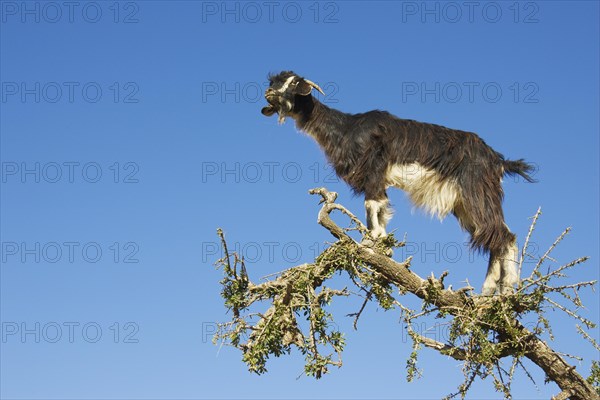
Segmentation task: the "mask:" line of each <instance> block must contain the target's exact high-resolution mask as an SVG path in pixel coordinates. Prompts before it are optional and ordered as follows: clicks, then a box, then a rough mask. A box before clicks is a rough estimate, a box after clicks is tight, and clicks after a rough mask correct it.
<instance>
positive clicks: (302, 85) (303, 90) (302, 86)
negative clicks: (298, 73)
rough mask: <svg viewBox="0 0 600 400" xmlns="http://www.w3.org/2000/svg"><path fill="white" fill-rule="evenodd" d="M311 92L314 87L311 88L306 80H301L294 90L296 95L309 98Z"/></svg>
mask: <svg viewBox="0 0 600 400" xmlns="http://www.w3.org/2000/svg"><path fill="white" fill-rule="evenodd" d="M311 91H312V86H310V85H309V84H308V82H306V81H305V80H304V79H300V80H299V81H298V84H297V85H296V87H295V88H294V93H295V94H299V95H300V96H308V95H309V94H310V92H311Z"/></svg>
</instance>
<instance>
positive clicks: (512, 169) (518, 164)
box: [503, 158, 537, 182]
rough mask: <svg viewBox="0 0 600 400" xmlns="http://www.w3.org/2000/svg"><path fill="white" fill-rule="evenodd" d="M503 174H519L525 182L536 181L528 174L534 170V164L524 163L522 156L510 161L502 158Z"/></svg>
mask: <svg viewBox="0 0 600 400" xmlns="http://www.w3.org/2000/svg"><path fill="white" fill-rule="evenodd" d="M503 165H504V174H506V175H511V176H514V175H516V174H519V175H521V176H522V177H523V178H524V179H525V180H526V181H527V182H537V181H536V180H535V179H533V178H532V177H531V175H529V174H530V173H532V172H535V166H534V165H533V164H529V163H526V162H525V160H523V159H522V158H521V159H520V160H516V161H511V160H504V164H503Z"/></svg>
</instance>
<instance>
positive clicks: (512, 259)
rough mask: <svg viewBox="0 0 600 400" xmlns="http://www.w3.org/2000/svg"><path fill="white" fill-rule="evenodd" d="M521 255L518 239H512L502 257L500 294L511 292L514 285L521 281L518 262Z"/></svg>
mask: <svg viewBox="0 0 600 400" xmlns="http://www.w3.org/2000/svg"><path fill="white" fill-rule="evenodd" d="M518 257H519V248H518V247H517V242H516V240H513V241H511V242H510V243H509V244H508V246H507V248H506V251H505V252H504V254H503V256H502V257H501V258H500V264H501V268H500V271H501V273H500V287H499V288H498V289H499V291H500V294H511V293H513V291H514V285H516V284H518V283H519V271H518V270H517V263H518Z"/></svg>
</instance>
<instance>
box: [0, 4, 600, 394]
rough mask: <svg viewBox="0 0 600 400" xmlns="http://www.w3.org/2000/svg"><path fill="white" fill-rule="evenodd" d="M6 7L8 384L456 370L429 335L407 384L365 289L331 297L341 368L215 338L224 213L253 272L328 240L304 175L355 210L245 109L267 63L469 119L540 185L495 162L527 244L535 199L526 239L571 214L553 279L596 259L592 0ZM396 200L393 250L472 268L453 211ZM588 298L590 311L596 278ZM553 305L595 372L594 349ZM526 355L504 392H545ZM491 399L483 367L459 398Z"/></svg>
mask: <svg viewBox="0 0 600 400" xmlns="http://www.w3.org/2000/svg"><path fill="white" fill-rule="evenodd" d="M0 4H1V12H2V14H1V15H0V17H1V21H0V23H1V25H0V33H1V38H0V45H1V50H0V56H1V57H0V74H1V76H0V81H1V82H2V92H1V96H2V98H1V104H0V105H1V107H2V111H1V115H0V117H1V118H0V128H1V139H0V145H1V150H0V156H1V160H2V169H1V171H2V181H1V193H0V200H1V221H2V223H1V229H0V233H1V235H2V238H1V242H2V255H1V256H2V260H1V261H2V265H1V269H0V273H1V295H0V299H1V306H0V311H1V321H2V335H3V336H2V341H1V343H0V346H1V350H2V359H1V363H0V366H1V372H0V379H1V385H0V396H1V397H2V398H13V399H24V398H28V399H32V398H36V399H38V398H39V399H47V398H61V399H70V398H96V399H98V398H153V399H163V398H198V399H202V398H224V399H225V398H227V399H234V398H235V399H237V398H325V397H328V398H329V397H333V398H413V399H414V398H422V399H429V398H440V397H442V396H444V395H446V394H448V393H450V392H452V391H453V390H454V389H455V388H456V386H457V385H458V384H459V383H460V382H461V376H462V375H461V372H460V366H459V365H458V363H457V362H455V361H453V360H450V359H446V358H445V357H443V356H439V355H438V354H437V353H434V352H432V351H428V350H424V351H423V353H422V357H421V360H420V366H421V367H422V368H423V369H424V377H423V378H421V379H420V380H417V381H416V382H414V383H410V384H409V383H406V381H405V379H404V377H405V365H404V360H405V359H406V357H407V356H408V355H409V353H410V351H411V349H410V343H409V341H408V340H407V339H406V337H405V336H406V335H405V334H404V333H403V332H404V329H403V327H402V325H401V324H400V323H399V315H398V312H397V311H388V312H383V311H382V310H378V309H377V308H376V307H375V306H374V305H370V306H368V308H367V311H366V312H365V314H364V315H363V317H362V319H361V321H360V323H359V330H358V331H356V332H355V331H353V330H352V328H351V325H352V320H351V318H347V317H345V315H346V314H348V313H351V312H354V311H356V309H357V307H358V305H357V302H356V301H341V302H340V303H339V304H338V305H336V306H335V307H334V308H333V311H334V312H335V315H336V316H337V321H336V322H337V323H338V324H339V326H340V328H341V329H342V330H344V331H346V332H347V342H348V345H347V349H346V351H345V353H344V367H343V368H342V369H340V370H334V371H332V373H331V374H329V375H328V376H326V377H325V378H323V379H322V380H320V381H318V382H315V381H313V380H312V379H311V378H307V377H302V378H299V379H296V378H297V377H298V376H299V375H301V373H302V361H303V359H302V357H301V356H300V355H299V354H297V353H294V354H292V356H288V357H284V358H281V359H273V360H271V361H270V362H269V364H268V365H267V367H268V368H269V373H268V374H266V375H264V376H260V377H259V376H255V375H251V374H250V373H248V372H247V371H246V368H245V365H244V364H243V363H242V362H241V360H240V353H239V352H238V351H237V350H235V349H232V348H228V347H223V348H221V349H219V348H218V347H216V346H213V345H212V344H211V343H210V336H211V332H212V331H213V329H214V323H215V322H217V321H226V320H227V319H228V318H229V315H228V314H226V312H225V311H226V310H225V308H224V307H223V305H222V302H221V298H220V296H219V285H218V281H219V280H220V279H221V272H220V271H216V270H215V269H214V266H213V263H214V261H216V259H217V258H219V257H220V252H219V250H218V242H217V236H216V229H217V228H218V227H221V228H223V229H224V231H225V233H226V235H227V238H228V240H229V241H230V246H231V247H233V248H237V249H238V250H240V251H241V252H242V253H244V255H245V256H246V258H247V260H248V261H249V262H248V267H249V270H250V273H251V275H252V276H253V277H254V278H255V279H258V278H259V277H261V276H263V275H266V274H268V273H271V272H276V271H280V270H282V269H284V268H287V267H290V266H293V265H296V264H300V263H303V262H306V261H310V260H311V258H312V257H313V256H314V254H315V251H317V250H318V249H322V248H323V246H324V243H325V242H326V241H330V240H331V237H330V236H329V235H328V233H327V232H326V231H324V229H322V228H321V227H320V226H318V225H317V224H316V215H317V211H318V207H317V199H315V198H312V197H311V196H309V195H308V194H307V191H308V189H310V188H312V187H316V186H327V187H328V188H329V189H331V190H335V191H338V192H339V194H340V197H339V200H340V201H341V202H342V203H343V204H345V205H347V206H348V207H349V208H350V209H351V210H352V211H353V212H355V213H356V214H357V215H360V216H362V215H363V213H364V211H363V206H362V199H361V198H358V197H353V196H352V195H351V192H350V190H349V189H348V187H347V186H346V185H345V184H344V183H343V182H339V181H338V180H337V179H336V178H335V176H334V175H332V172H331V169H330V168H328V166H327V164H326V161H325V159H324V156H323V154H322V153H321V151H320V150H319V148H318V147H317V145H316V144H315V143H314V142H313V141H312V140H311V139H310V138H308V137H307V136H306V135H304V134H301V133H299V132H297V131H296V129H295V127H294V126H293V124H292V123H291V122H290V121H288V122H287V123H286V124H285V125H284V126H278V125H277V122H276V118H265V117H263V116H262V115H261V114H260V109H261V107H262V106H263V105H264V100H263V98H262V91H263V90H264V89H265V87H266V83H267V81H266V75H267V73H268V72H278V71H280V70H284V69H292V70H294V71H296V72H297V73H299V74H301V75H303V76H306V77H307V78H309V79H311V80H313V81H315V82H318V83H319V84H321V86H322V87H323V88H324V89H325V92H326V96H324V97H323V96H320V97H321V100H322V101H324V102H325V103H326V104H328V105H329V106H332V107H336V108H339V109H341V110H344V111H347V112H361V111H366V110H370V109H374V108H380V109H386V110H389V111H390V112H392V113H394V114H396V115H398V116H399V117H403V118H410V119H416V120H421V121H427V122H432V123H437V124H442V125H446V126H448V127H452V128H456V129H462V130H468V131H473V132H477V133H478V134H479V135H480V136H481V137H483V138H484V140H485V141H486V142H487V143H488V144H490V145H491V146H492V147H494V148H495V149H496V150H498V151H500V152H501V153H503V154H504V155H505V156H506V157H507V158H512V159H517V158H525V159H527V160H528V161H530V162H532V163H535V165H536V166H537V167H538V171H537V172H536V175H535V177H536V179H538V180H539V182H538V183H536V184H528V183H526V182H523V180H519V179H516V180H515V179H506V182H505V185H504V188H505V191H506V199H505V203H504V204H505V206H504V209H505V214H506V219H507V223H508V225H509V226H510V227H511V228H512V230H513V231H514V232H515V233H516V234H517V235H518V237H519V241H520V242H521V243H522V240H523V238H524V237H525V235H526V233H527V229H528V226H529V223H530V220H529V219H528V218H529V217H530V216H532V215H533V214H534V213H535V212H536V210H537V208H538V207H540V206H541V207H542V210H543V215H542V217H541V220H540V222H539V224H538V229H537V230H536V232H535V234H534V237H533V239H532V241H533V244H532V246H534V247H533V248H534V250H535V253H536V254H538V255H540V254H542V253H543V252H544V251H545V249H546V248H547V247H548V246H549V245H550V244H551V243H552V242H553V241H554V239H555V237H556V236H558V235H559V234H560V232H561V231H562V230H563V229H564V228H565V227H567V226H571V227H573V233H572V234H571V235H570V236H569V237H568V239H566V240H565V242H564V243H563V244H562V245H561V246H560V247H559V248H558V249H557V251H556V253H555V257H556V259H557V261H558V262H568V261H570V260H571V259H574V258H577V257H580V256H583V255H589V256H591V260H590V261H589V262H588V263H586V264H584V265H583V266H582V267H581V268H578V269H577V270H575V271H574V272H573V273H572V275H571V276H570V277H569V278H568V279H569V281H579V280H592V279H598V259H599V253H598V242H599V232H598V226H599V224H598V222H599V214H598V202H599V193H598V192H599V185H598V182H599V179H598V172H599V163H598V149H599V143H598V137H599V124H598V109H599V82H598V70H599V61H598V57H599V43H598V37H599V26H598V21H599V18H598V14H599V9H598V3H597V2H591V1H590V2H558V1H557V2H542V1H539V2H521V3H515V2H477V3H476V4H474V5H472V4H471V3H469V2H449V3H445V2H428V3H422V2H369V3H366V2H360V1H350V2H320V3H317V2H274V3H268V2H267V3H265V2H229V3H223V2H220V1H219V2H212V1H205V2H202V1H171V2H163V1H137V2H118V3H115V2H102V1H99V2H77V3H72V4H70V5H68V4H67V5H65V4H64V3H63V2H20V1H19V2H13V1H2V2H0ZM390 197H391V200H392V203H393V205H394V208H395V210H396V214H395V217H394V219H393V220H392V222H391V224H390V229H393V230H396V232H397V234H398V235H399V236H402V235H403V234H404V233H405V232H406V233H407V240H408V245H407V248H406V250H402V251H400V250H399V251H397V253H396V257H397V258H401V257H402V256H405V255H413V256H414V263H413V269H414V270H415V271H416V272H419V273H421V274H422V275H428V274H429V273H430V272H432V271H433V272H434V273H435V274H439V273H441V272H442V271H444V270H446V269H448V270H450V276H449V277H448V278H447V281H448V282H450V283H452V284H453V285H454V286H455V287H456V286H457V285H458V286H460V285H462V284H464V283H463V282H464V281H465V279H468V280H469V282H471V284H472V285H474V286H475V287H477V288H479V287H480V286H481V283H482V281H483V277H484V273H485V266H486V261H485V259H483V258H482V257H480V256H478V255H472V254H470V253H469V252H468V251H467V249H466V247H465V245H464V243H465V242H466V241H467V236H466V235H465V233H463V232H461V231H460V229H459V227H458V224H457V223H456V221H455V220H454V219H453V218H448V219H447V220H445V221H444V222H443V223H440V222H439V221H437V220H435V219H434V220H432V219H430V218H429V217H427V216H425V215H423V214H422V213H420V212H419V211H415V212H412V211H411V206H410V204H409V203H408V201H407V200H406V198H405V196H404V195H403V194H402V193H401V192H399V191H392V192H390ZM532 266H533V264H531V263H526V264H525V267H524V272H525V273H527V272H528V271H530V270H531V268H532ZM339 284H340V286H344V285H345V284H347V283H345V282H339ZM583 300H584V302H585V304H586V305H587V306H588V308H587V309H585V310H580V312H581V314H582V315H584V316H587V317H589V318H592V319H595V320H596V321H597V320H598V295H597V294H594V293H591V292H586V293H585V294H584V296H583ZM406 302H407V304H409V305H415V304H416V303H415V301H414V300H412V299H409V298H407V299H406ZM551 318H552V320H553V321H555V325H554V333H555V336H556V340H555V343H554V346H555V347H556V348H557V349H558V350H560V351H564V352H566V353H573V354H577V355H581V356H583V357H584V358H585V360H584V362H582V363H581V364H580V366H578V370H580V371H581V373H582V374H584V375H586V376H587V374H588V371H589V363H590V360H591V359H593V358H596V359H598V355H597V354H596V353H595V351H594V350H593V349H592V348H591V347H589V346H586V345H583V344H582V341H581V340H580V339H579V338H578V337H577V336H576V335H577V334H576V333H575V330H574V325H575V324H574V322H573V321H572V320H569V319H566V318H563V317H562V316H560V315H559V314H556V313H554V314H551ZM434 331H435V329H434ZM435 332H436V333H434V334H435V335H437V336H436V338H443V335H444V332H443V330H440V331H435ZM592 335H593V336H595V337H596V338H598V330H597V329H596V330H595V331H594V332H592ZM529 367H530V368H529V370H530V372H531V373H532V374H533V376H534V377H535V378H536V379H537V381H538V386H539V389H536V388H535V387H533V385H532V384H531V383H530V382H529V381H528V379H527V378H526V377H525V375H524V374H521V375H520V376H519V377H518V379H517V381H516V382H515V384H514V393H513V395H514V398H516V399H525V398H528V399H537V398H540V399H541V398H548V397H550V395H552V394H556V393H557V388H556V387H555V386H554V385H544V384H543V375H542V374H540V371H539V370H538V369H537V368H536V367H535V366H531V365H529ZM359 382H360V383H362V384H360V383H359ZM366 382H369V384H368V385H367V384H365V383H366ZM497 397H498V395H497V394H496V393H495V392H494V391H493V388H492V384H491V382H484V383H477V384H475V385H474V388H473V392H472V394H471V398H497Z"/></svg>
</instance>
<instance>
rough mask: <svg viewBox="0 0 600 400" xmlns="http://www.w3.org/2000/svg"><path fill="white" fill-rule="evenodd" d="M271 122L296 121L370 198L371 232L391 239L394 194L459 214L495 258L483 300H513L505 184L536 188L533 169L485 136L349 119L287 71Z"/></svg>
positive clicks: (268, 110)
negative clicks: (513, 180)
mask: <svg viewBox="0 0 600 400" xmlns="http://www.w3.org/2000/svg"><path fill="white" fill-rule="evenodd" d="M268 78H269V83H270V86H269V88H268V89H267V90H266V92H265V98H266V100H267V103H268V105H267V106H266V107H264V108H263V109H262V110H261V112H262V114H263V115H265V116H271V115H273V114H274V113H277V114H278V115H279V123H280V124H281V123H283V122H284V121H285V118H286V117H288V116H289V117H291V118H293V119H294V120H295V122H296V126H297V128H298V129H299V130H301V131H304V132H306V133H307V134H308V135H310V136H312V137H313V138H314V139H315V140H316V141H317V143H318V144H319V146H320V147H321V148H322V149H323V151H324V152H325V155H326V157H327V159H328V161H329V162H330V163H331V164H332V166H333V168H334V169H335V172H336V173H337V175H338V176H339V177H340V178H341V179H343V180H344V181H345V182H346V183H347V184H348V185H350V187H351V188H352V190H353V191H354V193H355V194H364V197H365V209H366V214H367V228H368V229H369V232H370V234H371V236H372V237H373V238H379V237H382V236H385V235H386V231H385V228H386V225H387V223H388V221H389V219H390V218H391V215H392V212H391V209H390V208H389V201H388V196H387V193H386V189H387V188H388V187H390V186H394V187H396V188H399V189H402V190H404V191H405V192H406V193H407V194H408V196H409V198H410V200H411V201H412V202H413V204H414V205H415V206H417V207H422V208H424V209H425V210H426V211H427V212H428V213H430V214H431V215H437V216H438V217H439V218H440V219H443V218H444V217H445V216H446V215H448V214H450V213H452V214H454V216H455V217H456V218H457V219H458V222H459V224H460V226H461V227H462V228H463V229H464V230H466V231H467V232H469V234H470V244H471V247H472V248H473V249H475V250H479V251H481V252H483V253H489V255H490V259H489V265H488V270H487V274H486V277H485V281H484V284H483V289H482V294H484V295H493V294H495V293H496V292H499V293H500V294H508V293H511V292H512V290H513V285H514V284H516V283H518V280H519V277H518V272H517V268H516V258H517V254H518V249H517V245H516V236H515V235H514V234H513V233H512V232H511V231H510V230H509V228H508V226H507V225H506V223H505V222H504V214H503V211H502V199H503V197H504V193H503V190H502V177H503V176H504V175H515V174H518V175H521V176H522V177H523V178H524V179H525V180H527V181H529V182H534V180H533V179H532V178H531V176H530V175H529V173H530V172H531V171H533V166H532V165H531V164H528V163H526V162H525V161H524V160H523V159H520V160H517V161H510V160H507V159H505V158H504V156H503V155H502V154H500V153H498V152H496V151H495V150H493V149H492V148H491V147H490V146H488V145H487V144H486V143H485V142H484V141H483V140H482V139H481V138H480V137H479V136H477V135H476V134H474V133H471V132H464V131H459V130H454V129H449V128H446V127H443V126H440V125H434V124H428V123H423V122H418V121H414V120H408V119H400V118H398V117H396V116H394V115H392V114H390V113H388V112H386V111H380V110H373V111H369V112H366V113H361V114H346V113H343V112H341V111H338V110H335V109H332V108H329V107H327V106H326V105H324V104H322V103H321V102H319V101H318V99H316V98H315V97H313V96H312V94H311V93H312V90H313V89H316V90H318V91H319V92H321V93H322V94H324V93H323V90H322V89H321V88H320V87H319V86H318V85H317V84H315V83H314V82H312V81H309V80H308V79H304V78H302V77H300V76H298V75H296V74H295V73H294V72H292V71H283V72H281V73H279V74H277V75H269V77H268Z"/></svg>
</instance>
